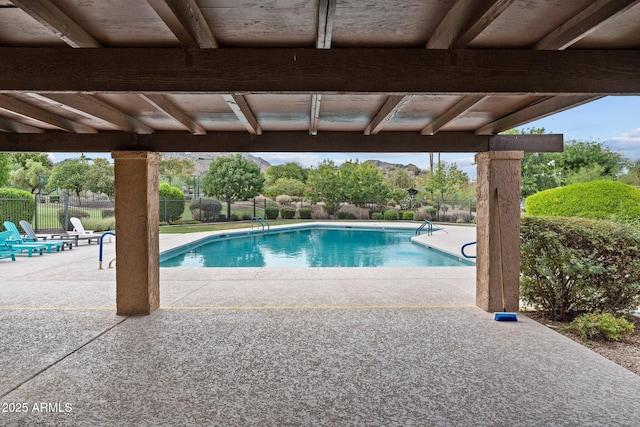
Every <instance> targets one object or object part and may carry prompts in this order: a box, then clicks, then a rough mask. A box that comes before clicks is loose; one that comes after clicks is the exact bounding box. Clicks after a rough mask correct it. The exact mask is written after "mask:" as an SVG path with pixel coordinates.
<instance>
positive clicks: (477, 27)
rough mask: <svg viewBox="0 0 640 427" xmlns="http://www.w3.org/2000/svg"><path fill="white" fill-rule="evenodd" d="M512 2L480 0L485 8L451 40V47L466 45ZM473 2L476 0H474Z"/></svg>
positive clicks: (511, 0) (512, 0)
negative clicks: (467, 26)
mask: <svg viewBox="0 0 640 427" xmlns="http://www.w3.org/2000/svg"><path fill="white" fill-rule="evenodd" d="M513 2H514V0H494V1H491V2H487V1H483V2H480V3H481V4H484V5H485V8H484V9H481V10H480V11H479V12H480V13H479V14H478V15H477V16H476V17H475V19H474V20H473V22H472V24H471V25H470V26H469V28H467V29H465V31H464V32H463V33H462V34H460V36H459V37H458V38H457V39H456V40H454V41H453V45H452V46H451V47H453V48H454V49H459V48H463V47H466V46H467V45H468V44H469V43H471V42H472V41H473V40H474V39H475V38H476V37H478V36H479V35H480V33H482V32H483V31H484V29H485V28H487V27H488V26H489V25H491V23H492V22H493V21H494V20H495V19H497V18H498V17H499V16H500V15H501V14H502V12H504V11H505V10H507V8H508V7H509V6H510V5H511V3H513ZM470 3H471V1H470ZM473 3H477V2H476V1H474V2H473Z"/></svg>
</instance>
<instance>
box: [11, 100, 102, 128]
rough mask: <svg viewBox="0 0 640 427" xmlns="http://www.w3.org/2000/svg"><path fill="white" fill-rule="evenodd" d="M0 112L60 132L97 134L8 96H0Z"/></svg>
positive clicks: (81, 125)
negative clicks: (32, 120)
mask: <svg viewBox="0 0 640 427" xmlns="http://www.w3.org/2000/svg"><path fill="white" fill-rule="evenodd" d="M0 111H6V112H9V113H13V114H16V115H18V116H20V117H25V118H28V119H34V120H38V121H40V122H42V123H47V124H49V125H51V126H54V127H56V128H58V129H60V130H64V131H67V132H78V133H95V132H97V131H96V130H95V129H93V128H91V127H89V126H85V125H83V124H80V123H76V122H74V121H72V120H69V119H67V118H64V117H61V116H59V115H57V114H54V113H52V112H50V111H47V110H44V109H42V108H40V107H36V106H35V105H31V104H28V103H26V102H24V101H21V100H19V99H16V98H12V97H10V96H8V95H2V94H0Z"/></svg>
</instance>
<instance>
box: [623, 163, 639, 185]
mask: <svg viewBox="0 0 640 427" xmlns="http://www.w3.org/2000/svg"><path fill="white" fill-rule="evenodd" d="M620 182H622V183H623V184H627V185H633V186H634V187H640V160H636V161H635V163H634V164H633V165H631V167H629V170H628V171H627V173H625V174H624V175H622V176H621V177H620Z"/></svg>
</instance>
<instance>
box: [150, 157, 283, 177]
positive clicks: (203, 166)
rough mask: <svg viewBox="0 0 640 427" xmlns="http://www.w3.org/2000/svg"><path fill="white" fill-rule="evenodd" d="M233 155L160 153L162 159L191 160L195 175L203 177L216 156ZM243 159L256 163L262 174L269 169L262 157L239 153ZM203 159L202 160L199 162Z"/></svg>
mask: <svg viewBox="0 0 640 427" xmlns="http://www.w3.org/2000/svg"><path fill="white" fill-rule="evenodd" d="M230 154H234V153H220V152H206V153H189V152H187V153H162V158H163V159H179V160H184V159H188V160H191V161H192V162H193V163H195V165H196V172H195V173H196V175H204V174H205V173H206V172H207V171H208V170H209V165H210V164H211V162H212V161H213V160H215V158H216V157H218V156H228V155H230ZM240 154H242V156H243V157H244V158H246V159H247V160H250V161H252V162H254V163H256V164H257V165H258V166H260V170H262V171H263V172H264V171H265V170H267V169H269V168H270V167H271V164H270V163H269V162H267V161H266V160H265V159H263V158H262V157H257V156H254V155H252V154H249V153H240ZM200 159H203V160H200Z"/></svg>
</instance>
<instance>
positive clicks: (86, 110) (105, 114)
mask: <svg viewBox="0 0 640 427" xmlns="http://www.w3.org/2000/svg"><path fill="white" fill-rule="evenodd" d="M31 95H32V96H37V97H38V98H39V99H41V100H43V101H47V102H50V103H52V104H54V105H56V106H58V107H61V108H65V109H67V110H69V111H73V112H75V113H77V114H81V115H83V116H85V117H89V118H92V119H99V120H104V121H105V122H108V123H111V124H113V125H115V126H116V127H118V128H119V129H120V130H123V131H126V132H137V133H153V132H154V131H153V129H151V128H150V127H149V126H147V125H145V124H144V123H142V122H140V121H139V120H137V119H135V118H133V117H131V116H129V115H127V114H125V113H123V112H122V111H120V110H118V109H117V108H115V107H112V106H111V105H109V104H107V103H106V102H103V101H101V100H99V99H98V98H96V97H94V96H91V95H86V94H68V93H49V94H46V95H42V94H31Z"/></svg>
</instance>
